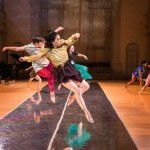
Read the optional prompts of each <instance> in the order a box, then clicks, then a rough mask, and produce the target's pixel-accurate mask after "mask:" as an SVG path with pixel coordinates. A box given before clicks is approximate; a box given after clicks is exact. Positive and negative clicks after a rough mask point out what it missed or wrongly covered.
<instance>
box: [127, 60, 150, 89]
mask: <svg viewBox="0 0 150 150" xmlns="http://www.w3.org/2000/svg"><path fill="white" fill-rule="evenodd" d="M146 66H147V61H145V60H144V61H142V62H141V65H140V66H138V67H137V68H136V69H135V70H134V71H133V72H132V79H131V81H129V82H128V83H127V84H126V88H127V87H128V86H129V85H130V84H132V83H133V82H134V81H135V79H138V80H139V83H140V86H141V87H142V75H143V73H144V72H145V68H144V67H146Z"/></svg>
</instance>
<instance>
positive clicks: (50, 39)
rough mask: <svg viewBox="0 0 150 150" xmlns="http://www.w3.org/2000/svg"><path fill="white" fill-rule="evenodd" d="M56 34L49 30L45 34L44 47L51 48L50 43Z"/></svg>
mask: <svg viewBox="0 0 150 150" xmlns="http://www.w3.org/2000/svg"><path fill="white" fill-rule="evenodd" d="M57 34H58V33H56V32H54V31H52V30H49V32H48V33H47V35H46V36H45V40H46V47H49V48H53V44H52V42H53V41H54V40H55V39H56V35H57Z"/></svg>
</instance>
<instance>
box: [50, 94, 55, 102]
mask: <svg viewBox="0 0 150 150" xmlns="http://www.w3.org/2000/svg"><path fill="white" fill-rule="evenodd" d="M50 97H51V101H52V102H53V103H55V93H54V92H50Z"/></svg>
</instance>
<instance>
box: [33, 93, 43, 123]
mask: <svg viewBox="0 0 150 150" xmlns="http://www.w3.org/2000/svg"><path fill="white" fill-rule="evenodd" d="M30 101H31V102H33V103H34V108H33V117H34V121H35V123H37V124H38V123H40V109H41V108H40V105H39V104H40V103H41V101H42V97H41V94H40V92H38V99H35V98H34V97H33V96H32V97H30Z"/></svg>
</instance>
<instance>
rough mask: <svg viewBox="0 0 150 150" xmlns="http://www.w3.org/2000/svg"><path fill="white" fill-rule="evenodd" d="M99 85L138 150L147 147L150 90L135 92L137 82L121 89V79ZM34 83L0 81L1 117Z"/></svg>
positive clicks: (31, 91)
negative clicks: (6, 82)
mask: <svg viewBox="0 0 150 150" xmlns="http://www.w3.org/2000/svg"><path fill="white" fill-rule="evenodd" d="M45 85H46V82H43V83H42V86H45ZM99 85H100V86H101V87H102V89H103V91H104V92H105V94H106V96H107V98H108V99H109V101H110V103H111V104H112V106H113V107H114V109H115V110H116V112H117V114H118V116H119V118H120V120H121V121H122V122H123V124H124V126H125V127H126V129H127V130H128V132H129V134H130V136H131V137H132V139H133V141H134V143H135V144H136V146H137V147H138V149H140V150H148V149H150V142H149V141H150V109H149V108H150V100H149V97H150V89H149V88H147V90H146V91H145V92H143V94H142V95H139V94H138V91H139V90H140V87H139V85H132V86H129V87H128V89H125V87H124V85H125V82H122V81H120V82H118V81H103V82H102V81H101V82H99ZM35 86H37V83H36V82H33V83H32V86H31V87H32V88H27V81H16V83H13V84H10V85H3V84H0V100H1V101H0V117H1V118H3V117H4V116H6V115H7V114H9V113H10V112H11V111H12V110H15V108H17V107H18V106H19V105H20V104H22V103H23V102H24V101H26V100H27V99H28V98H29V97H31V96H32V95H33V94H34V93H36V89H34V87H35Z"/></svg>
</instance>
